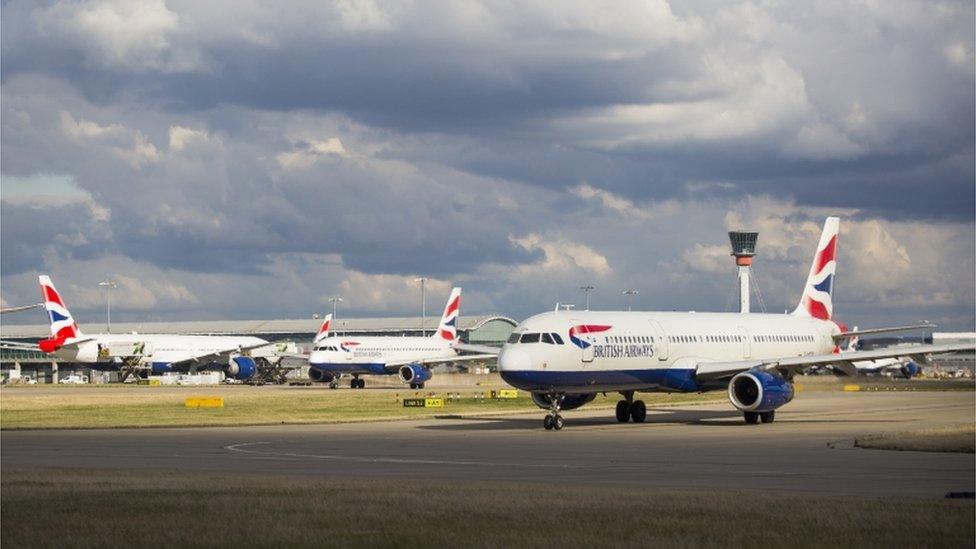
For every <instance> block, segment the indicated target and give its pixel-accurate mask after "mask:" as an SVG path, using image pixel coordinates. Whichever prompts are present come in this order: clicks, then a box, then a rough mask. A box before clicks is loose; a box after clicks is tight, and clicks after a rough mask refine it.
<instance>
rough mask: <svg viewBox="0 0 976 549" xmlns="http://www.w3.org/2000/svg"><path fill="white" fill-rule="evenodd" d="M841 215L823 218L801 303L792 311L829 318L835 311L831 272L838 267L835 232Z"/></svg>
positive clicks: (833, 272) (834, 271) (838, 226)
mask: <svg viewBox="0 0 976 549" xmlns="http://www.w3.org/2000/svg"><path fill="white" fill-rule="evenodd" d="M839 230H840V219H839V218H836V217H828V218H827V221H826V222H824V228H823V233H822V234H821V235H820V243H819V244H817V253H816V254H815V255H814V256H813V264H812V265H811V266H810V274H809V276H807V283H806V284H805V285H804V286H803V295H802V296H801V297H800V304H799V305H797V307H796V310H795V311H793V314H795V315H803V316H812V317H814V318H819V319H822V320H829V319H830V317H831V316H832V315H833V312H834V302H833V293H834V274H835V273H836V271H837V234H838V232H839Z"/></svg>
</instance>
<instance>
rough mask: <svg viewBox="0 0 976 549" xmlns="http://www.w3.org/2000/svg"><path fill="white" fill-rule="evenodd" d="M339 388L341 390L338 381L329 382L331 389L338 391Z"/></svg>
mask: <svg viewBox="0 0 976 549" xmlns="http://www.w3.org/2000/svg"><path fill="white" fill-rule="evenodd" d="M338 388H339V383H338V382H336V381H330V382H329V389H338Z"/></svg>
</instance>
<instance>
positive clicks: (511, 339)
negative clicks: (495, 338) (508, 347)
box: [508, 334, 519, 343]
mask: <svg viewBox="0 0 976 549" xmlns="http://www.w3.org/2000/svg"><path fill="white" fill-rule="evenodd" d="M518 340H519V334H512V335H510V336H508V342H509V343H518Z"/></svg>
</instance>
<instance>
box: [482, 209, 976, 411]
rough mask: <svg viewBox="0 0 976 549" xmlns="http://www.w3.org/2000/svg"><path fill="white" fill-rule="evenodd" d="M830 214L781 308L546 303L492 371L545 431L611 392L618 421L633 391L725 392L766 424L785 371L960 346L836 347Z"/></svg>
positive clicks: (784, 392)
mask: <svg viewBox="0 0 976 549" xmlns="http://www.w3.org/2000/svg"><path fill="white" fill-rule="evenodd" d="M838 229H839V220H838V218H836V217H829V218H827V221H826V223H825V224H824V228H823V233H822V235H821V236H820V243H819V244H818V245H817V251H816V254H815V255H814V258H813V265H811V267H810V273H809V275H808V276H807V281H806V284H804V286H803V293H802V294H801V297H800V302H799V304H798V305H797V307H796V310H795V311H793V312H792V313H791V314H782V315H779V314H757V313H696V312H629V311H558V310H557V311H554V312H549V313H543V314H540V315H536V316H533V317H531V318H529V319H527V320H525V321H524V322H522V323H521V324H519V325H518V326H517V327H516V328H515V331H514V332H513V333H512V335H511V337H510V338H509V339H508V342H507V343H506V344H505V346H504V347H503V348H502V351H501V354H500V355H499V357H498V367H499V371H500V372H501V376H502V379H504V380H505V381H506V382H507V383H509V384H510V385H512V386H514V387H517V388H519V389H522V390H525V391H530V392H531V394H532V400H533V401H534V402H535V404H536V405H537V406H539V407H540V408H544V409H548V410H549V414H548V415H547V416H546V417H545V421H544V423H543V425H544V427H545V428H546V429H547V430H550V429H555V430H559V429H561V428H562V427H563V419H562V417H561V416H560V411H561V410H572V409H574V408H579V407H580V406H583V405H584V404H586V403H588V402H590V401H592V400H593V399H594V398H596V394H597V393H605V392H618V393H620V394H621V395H622V397H623V399H622V400H620V401H619V402H618V403H617V410H616V416H617V420H618V421H620V422H622V423H623V422H627V421H631V420H632V421H634V422H636V423H641V422H643V421H644V420H645V418H646V417H647V408H646V406H645V404H644V402H643V401H641V400H637V399H635V398H634V396H635V394H637V393H640V392H659V391H664V392H703V391H712V390H727V391H728V395H729V400H730V401H731V402H732V405H733V406H734V407H735V408H736V409H738V410H740V411H741V412H742V415H743V417H744V418H745V422H746V423H758V422H760V421H761V422H762V423H771V422H772V421H773V420H774V418H775V414H776V410H777V409H778V408H779V407H781V406H783V405H784V404H787V403H788V402H790V401H791V400H792V399H793V394H794V389H793V383H792V380H793V376H794V375H796V374H797V373H798V372H801V371H803V370H804V369H806V368H809V367H811V366H815V365H833V366H835V367H839V368H840V369H842V370H843V371H845V372H851V373H854V372H856V370H855V369H854V367H853V365H852V362H853V361H860V360H876V359H880V358H886V357H896V356H904V355H918V354H924V353H939V352H951V351H959V350H970V349H973V348H974V346H973V345H972V344H965V345H925V346H914V347H911V348H890V349H880V350H872V351H852V352H846V353H844V354H843V355H840V354H838V353H839V350H840V348H839V345H840V343H841V342H842V341H843V340H845V339H848V338H850V337H853V336H856V335H858V334H859V333H880V332H885V331H898V330H905V329H914V328H918V326H911V327H907V326H906V327H898V328H882V329H874V330H865V331H864V332H854V331H848V329H847V326H845V325H844V323H842V322H839V321H837V320H835V319H834V318H833V301H832V294H833V282H834V275H835V272H836V268H837V261H836V253H837V235H838Z"/></svg>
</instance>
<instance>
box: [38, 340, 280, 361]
mask: <svg viewBox="0 0 976 549" xmlns="http://www.w3.org/2000/svg"><path fill="white" fill-rule="evenodd" d="M84 339H91V341H86V342H84V343H81V344H80V345H78V347H77V348H75V347H61V348H60V349H57V350H56V351H55V352H54V355H55V356H56V357H58V358H59V359H60V360H64V361H66V362H84V363H92V364H105V365H109V364H112V363H113V362H117V360H116V359H121V358H122V356H119V354H118V353H119V352H120V351H121V354H122V355H123V356H130V357H132V358H134V359H136V361H137V364H139V365H143V366H150V365H152V364H173V363H178V362H181V361H184V360H190V359H193V358H198V357H205V356H208V355H212V354H214V353H222V352H224V353H225V352H227V351H228V350H233V349H238V348H251V347H255V346H257V345H269V344H268V342H267V341H265V340H263V339H260V338H257V337H250V336H204V335H172V334H96V335H83V336H81V337H79V338H77V339H68V340H66V341H65V344H70V343H71V342H72V341H76V340H84ZM140 344H142V349H141V352H139V353H133V351H131V350H129V349H132V350H139V345H140ZM130 353H132V354H130ZM248 354H253V352H252V351H249V352H248Z"/></svg>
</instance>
